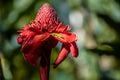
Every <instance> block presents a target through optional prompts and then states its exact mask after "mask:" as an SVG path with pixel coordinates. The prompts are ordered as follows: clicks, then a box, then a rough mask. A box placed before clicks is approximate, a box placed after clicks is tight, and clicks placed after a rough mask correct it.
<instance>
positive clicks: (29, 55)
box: [22, 33, 49, 65]
mask: <svg viewBox="0 0 120 80" xmlns="http://www.w3.org/2000/svg"><path fill="white" fill-rule="evenodd" d="M48 37H49V33H44V34H41V35H35V36H34V37H32V38H30V39H29V40H27V41H26V42H25V43H24V44H23V46H22V52H23V53H24V57H25V59H26V60H27V61H28V62H29V63H30V64H32V65H36V64H37V62H38V58H39V55H40V53H42V52H41V51H42V50H40V46H41V45H42V44H43V42H44V40H45V39H47V38H48Z"/></svg>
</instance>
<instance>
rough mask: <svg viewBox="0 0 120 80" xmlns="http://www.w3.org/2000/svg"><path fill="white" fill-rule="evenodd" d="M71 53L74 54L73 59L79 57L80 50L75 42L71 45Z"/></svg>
mask: <svg viewBox="0 0 120 80" xmlns="http://www.w3.org/2000/svg"><path fill="white" fill-rule="evenodd" d="M70 51H71V53H72V57H77V56H78V48H77V45H76V43H75V42H72V43H70Z"/></svg>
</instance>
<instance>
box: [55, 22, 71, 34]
mask: <svg viewBox="0 0 120 80" xmlns="http://www.w3.org/2000/svg"><path fill="white" fill-rule="evenodd" d="M70 29H71V27H70V26H62V23H60V24H59V25H58V27H57V29H56V32H64V31H68V30H70Z"/></svg>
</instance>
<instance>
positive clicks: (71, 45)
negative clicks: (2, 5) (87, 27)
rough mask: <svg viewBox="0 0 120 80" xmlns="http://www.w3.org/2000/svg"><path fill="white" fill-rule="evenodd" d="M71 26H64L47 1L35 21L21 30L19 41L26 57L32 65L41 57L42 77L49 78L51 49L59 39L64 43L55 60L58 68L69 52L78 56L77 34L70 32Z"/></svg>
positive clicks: (45, 79) (44, 79)
mask: <svg viewBox="0 0 120 80" xmlns="http://www.w3.org/2000/svg"><path fill="white" fill-rule="evenodd" d="M68 30H70V26H63V24H62V22H60V21H59V19H58V17H57V14H56V12H55V10H54V9H53V8H52V7H51V6H50V5H49V4H48V3H45V4H44V5H43V6H42V7H41V8H40V10H39V11H38V13H37V16H36V18H35V20H34V21H32V22H30V25H29V26H23V30H19V31H18V32H19V36H18V39H17V41H18V43H19V44H21V45H22V52H23V54H24V58H25V59H26V61H27V62H28V63H30V64H31V65H36V64H37V63H38V61H39V57H41V58H40V78H41V80H48V79H49V66H50V55H51V50H52V48H54V47H55V46H56V45H57V43H58V41H60V42H61V43H62V48H61V51H60V53H59V54H58V57H57V58H56V60H55V62H54V64H53V65H54V68H56V67H57V66H58V65H59V64H60V63H61V62H62V61H63V60H64V59H65V58H66V57H67V56H68V54H69V52H71V53H72V57H77V56H78V49H77V46H76V43H75V42H76V40H77V38H76V34H75V33H71V32H68Z"/></svg>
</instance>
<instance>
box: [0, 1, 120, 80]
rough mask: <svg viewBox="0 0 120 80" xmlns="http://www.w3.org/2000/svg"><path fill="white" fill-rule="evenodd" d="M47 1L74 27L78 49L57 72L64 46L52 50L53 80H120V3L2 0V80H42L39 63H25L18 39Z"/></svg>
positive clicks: (0, 74)
mask: <svg viewBox="0 0 120 80" xmlns="http://www.w3.org/2000/svg"><path fill="white" fill-rule="evenodd" d="M45 2H49V3H50V4H51V5H52V6H53V7H54V8H55V10H56V12H57V14H58V16H59V19H60V20H61V21H62V22H63V23H64V25H66V24H70V25H71V26H72V30H71V31H73V32H75V33H76V34H77V35H78V41H77V46H78V48H79V57H77V58H71V55H69V56H68V58H67V59H66V60H65V61H64V62H63V63H62V64H60V65H59V66H58V68H56V69H53V65H52V63H53V62H54V60H55V58H56V56H57V55H58V53H59V50H60V48H61V44H60V43H59V44H58V45H57V47H56V48H55V49H53V51H52V56H51V70H50V80H120V0H0V80H39V64H38V65H37V66H35V67H34V66H31V65H30V64H28V63H27V62H26V61H25V60H24V58H23V55H22V53H21V51H20V50H21V49H20V48H21V46H20V45H18V44H17V41H16V39H17V35H18V33H17V30H19V29H22V26H23V25H28V24H29V22H30V21H31V20H34V18H35V16H36V14H37V11H38V10H39V8H40V7H41V5H42V4H44V3H45Z"/></svg>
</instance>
